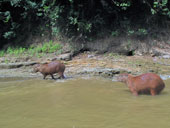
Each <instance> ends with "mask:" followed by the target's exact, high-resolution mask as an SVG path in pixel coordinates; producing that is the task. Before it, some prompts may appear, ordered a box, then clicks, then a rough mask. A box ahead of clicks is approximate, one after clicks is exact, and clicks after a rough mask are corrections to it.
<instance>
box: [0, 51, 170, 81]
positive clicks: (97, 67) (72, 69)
mask: <svg viewBox="0 0 170 128" xmlns="http://www.w3.org/2000/svg"><path fill="white" fill-rule="evenodd" d="M8 59H9V62H8V63H4V62H3V61H2V62H1V64H0V77H39V78H42V75H41V74H40V73H33V70H32V69H33V65H34V64H36V63H44V62H49V61H52V60H54V59H57V56H55V55H53V56H52V55H51V56H49V57H48V58H45V57H42V58H33V57H32V58H29V59H25V58H24V57H18V58H16V57H8ZM0 60H3V58H1V59H0ZM15 60H17V62H16V61H15ZM26 60H27V61H26ZM61 61H62V62H63V63H64V64H65V65H66V71H65V76H66V77H79V76H86V75H90V76H102V77H106V78H113V77H114V76H115V75H117V74H120V73H124V72H128V73H132V74H135V75H136V74H141V73H146V72H154V73H157V74H159V75H164V76H165V75H167V76H169V75H170V65H169V64H170V59H169V58H168V59H167V58H160V57H152V56H122V55H118V54H113V53H108V54H96V53H94V52H84V53H81V54H78V55H77V56H75V57H73V58H72V59H71V60H70V61H68V60H62V59H61ZM48 78H50V77H48ZM167 78H168V77H167Z"/></svg>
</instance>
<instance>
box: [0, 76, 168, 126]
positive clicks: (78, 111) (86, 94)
mask: <svg viewBox="0 0 170 128" xmlns="http://www.w3.org/2000/svg"><path fill="white" fill-rule="evenodd" d="M165 83H166V88H165V89H164V90H163V92H162V93H161V95H158V96H154V97H152V96H147V95H141V96H139V97H135V96H133V95H132V94H131V93H130V92H129V90H128V88H127V87H126V86H125V85H124V84H122V83H118V82H112V81H111V80H106V79H102V78H91V79H75V80H67V81H65V82H56V81H53V80H40V79H22V80H21V79H16V78H15V79H14V80H13V81H12V80H10V81H8V82H4V80H3V79H2V78H1V79H0V128H114V127H115V128H148V127H150V128H169V127H170V122H169V120H170V116H169V115H170V107H169V106H170V100H169V99H170V80H167V81H165Z"/></svg>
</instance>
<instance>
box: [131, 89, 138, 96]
mask: <svg viewBox="0 0 170 128" xmlns="http://www.w3.org/2000/svg"><path fill="white" fill-rule="evenodd" d="M129 89H130V91H131V92H132V94H133V95H134V96H138V92H137V91H136V90H135V89H133V88H129Z"/></svg>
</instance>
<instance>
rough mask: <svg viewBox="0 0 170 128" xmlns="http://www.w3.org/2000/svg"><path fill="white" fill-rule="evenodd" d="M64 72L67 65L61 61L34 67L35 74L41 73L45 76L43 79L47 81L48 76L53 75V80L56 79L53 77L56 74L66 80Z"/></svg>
mask: <svg viewBox="0 0 170 128" xmlns="http://www.w3.org/2000/svg"><path fill="white" fill-rule="evenodd" d="M64 71H65V65H64V64H63V63H60V62H59V61H52V62H50V63H45V64H36V65H35V67H34V72H41V73H42V74H43V79H45V78H46V76H47V75H51V77H52V79H55V78H54V76H53V74H55V73H58V74H59V76H60V77H59V78H65V77H64Z"/></svg>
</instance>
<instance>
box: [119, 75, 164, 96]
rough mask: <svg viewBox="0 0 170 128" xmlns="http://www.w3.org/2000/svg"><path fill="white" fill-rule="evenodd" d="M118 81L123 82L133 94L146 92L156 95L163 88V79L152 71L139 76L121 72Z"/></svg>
mask: <svg viewBox="0 0 170 128" xmlns="http://www.w3.org/2000/svg"><path fill="white" fill-rule="evenodd" d="M118 81H120V82H124V83H125V84H126V85H127V86H128V87H129V89H130V91H131V92H132V93H133V94H134V95H138V94H139V93H148V92H149V93H150V94H151V95H156V94H159V93H160V92H161V91H162V90H163V89H164V88H165V84H164V82H163V80H162V79H161V78H160V76H158V75H157V74H154V73H146V74H142V75H139V76H132V75H130V74H121V75H120V76H119V77H118Z"/></svg>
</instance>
